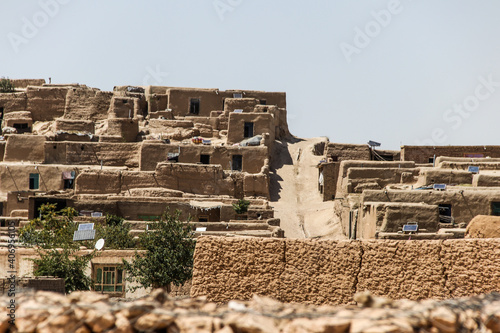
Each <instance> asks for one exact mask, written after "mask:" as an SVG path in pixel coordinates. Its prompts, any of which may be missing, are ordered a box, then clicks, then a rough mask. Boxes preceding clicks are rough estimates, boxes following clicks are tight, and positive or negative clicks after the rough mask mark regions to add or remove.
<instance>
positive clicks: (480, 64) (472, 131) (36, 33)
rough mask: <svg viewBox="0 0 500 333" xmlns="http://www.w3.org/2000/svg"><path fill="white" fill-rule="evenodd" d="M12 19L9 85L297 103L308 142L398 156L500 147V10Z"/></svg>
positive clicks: (11, 12) (273, 4)
mask: <svg viewBox="0 0 500 333" xmlns="http://www.w3.org/2000/svg"><path fill="white" fill-rule="evenodd" d="M54 3H55V4H57V6H55V5H54ZM44 4H48V5H44ZM0 9H1V10H0V25H1V28H2V29H1V33H0V50H2V52H1V54H0V76H8V77H10V78H46V79H47V78H48V77H52V82H53V83H71V82H78V83H82V84H87V85H89V86H93V87H97V88H100V89H102V90H112V88H113V86H115V85H126V84H131V85H141V84H144V83H149V84H158V85H169V86H188V87H200V88H220V89H233V88H234V89H258V90H266V91H285V92H286V93H287V102H288V113H289V119H288V121H289V126H290V130H291V132H292V133H293V134H295V135H297V136H300V137H314V136H328V137H329V138H330V140H331V141H334V142H346V143H366V142H367V141H368V140H375V141H379V142H381V143H382V147H381V148H386V149H397V148H399V145H400V144H401V143H402V144H408V145H414V144H418V143H427V144H435V145H449V144H485V145H492V144H500V142H499V141H500V140H499V138H500V135H499V134H498V133H499V132H500V131H499V130H498V127H499V126H498V122H500V112H499V110H500V38H498V35H499V33H500V20H499V19H498V17H499V14H500V2H499V1H497V0H479V1H471V0H443V1H431V0H413V1H412V0H401V1H397V0H389V1H386V0H384V1H382V0H381V1H379V0H376V1H374V0H372V1H347V0H344V1H333V0H329V1H326V0H317V1H298V0H203V1H202V0H199V1H194V0H191V1H190V0H176V1H173V0H162V1H159V0H158V1H147V0H145V1H129V0H119V1H118V0H105V1H102V0H100V1H96V0H85V1H84V0H64V1H63V0H41V1H38V0H23V1H3V2H2V4H1V5H0ZM377 13H378V14H377ZM377 18H378V21H377ZM30 25H32V26H31V29H30ZM37 25H38V27H37ZM33 27H34V29H33ZM360 31H361V33H360ZM354 48H356V52H353V50H354ZM346 50H348V51H346ZM16 51H17V52H16ZM349 52H351V53H349ZM346 54H347V56H346ZM488 81H489V83H488ZM485 82H486V83H485ZM497 82H498V83H497ZM455 104H457V105H459V106H460V105H464V104H465V106H462V110H460V109H459V108H455V109H454V105H455Z"/></svg>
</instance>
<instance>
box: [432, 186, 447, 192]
mask: <svg viewBox="0 0 500 333" xmlns="http://www.w3.org/2000/svg"><path fill="white" fill-rule="evenodd" d="M432 188H433V189H435V190H438V191H444V190H446V184H434V185H433V186H432Z"/></svg>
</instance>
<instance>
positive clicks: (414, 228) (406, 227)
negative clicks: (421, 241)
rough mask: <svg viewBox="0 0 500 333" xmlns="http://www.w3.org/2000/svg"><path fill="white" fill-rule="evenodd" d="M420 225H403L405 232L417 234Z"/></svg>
mask: <svg viewBox="0 0 500 333" xmlns="http://www.w3.org/2000/svg"><path fill="white" fill-rule="evenodd" d="M417 230H418V224H405V225H403V232H417Z"/></svg>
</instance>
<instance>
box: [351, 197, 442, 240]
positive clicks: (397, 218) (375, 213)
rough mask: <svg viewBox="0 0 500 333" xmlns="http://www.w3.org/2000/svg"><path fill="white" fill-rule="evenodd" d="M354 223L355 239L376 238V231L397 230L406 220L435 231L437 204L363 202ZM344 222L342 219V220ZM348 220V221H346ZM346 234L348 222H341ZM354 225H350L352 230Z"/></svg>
mask: <svg viewBox="0 0 500 333" xmlns="http://www.w3.org/2000/svg"><path fill="white" fill-rule="evenodd" d="M363 207H364V208H363V209H362V210H360V212H359V216H358V223H356V238H357V239H370V238H371V239H373V238H376V237H375V236H376V233H377V232H398V231H401V230H402V228H403V225H405V224H407V223H408V222H416V221H418V222H419V223H418V227H419V229H425V230H426V232H436V231H437V229H438V223H437V222H438V221H439V209H438V206H437V205H426V204H423V203H407V202H404V203H399V202H398V203H394V202H374V203H371V202H364V203H363ZM343 222H344V221H343ZM347 222H348V221H347ZM343 226H344V230H345V231H346V234H348V231H349V226H348V223H343ZM353 228H354V226H351V230H353Z"/></svg>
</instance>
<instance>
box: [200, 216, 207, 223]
mask: <svg viewBox="0 0 500 333" xmlns="http://www.w3.org/2000/svg"><path fill="white" fill-rule="evenodd" d="M198 222H208V215H200V216H199V217H198Z"/></svg>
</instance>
